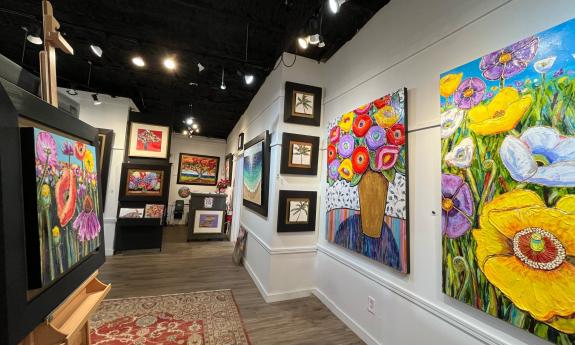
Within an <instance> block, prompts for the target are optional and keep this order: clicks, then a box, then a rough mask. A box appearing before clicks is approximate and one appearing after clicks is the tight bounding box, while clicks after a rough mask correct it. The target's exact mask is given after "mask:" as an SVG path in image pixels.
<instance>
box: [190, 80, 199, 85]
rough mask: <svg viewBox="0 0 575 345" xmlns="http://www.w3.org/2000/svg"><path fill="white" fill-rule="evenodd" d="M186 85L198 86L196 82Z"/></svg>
mask: <svg viewBox="0 0 575 345" xmlns="http://www.w3.org/2000/svg"><path fill="white" fill-rule="evenodd" d="M188 85H190V86H198V83H196V82H194V81H191V82H189V83H188Z"/></svg>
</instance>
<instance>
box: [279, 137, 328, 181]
mask: <svg viewBox="0 0 575 345" xmlns="http://www.w3.org/2000/svg"><path fill="white" fill-rule="evenodd" d="M318 157H319V137H312V136H308V135H300V134H292V133H284V134H283V136H282V160H281V167H280V172H281V173H282V174H296V175H317V160H318Z"/></svg>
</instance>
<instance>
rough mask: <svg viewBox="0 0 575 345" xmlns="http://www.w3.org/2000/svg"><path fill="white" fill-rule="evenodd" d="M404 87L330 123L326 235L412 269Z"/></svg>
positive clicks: (403, 268) (402, 269) (400, 267)
mask: <svg viewBox="0 0 575 345" xmlns="http://www.w3.org/2000/svg"><path fill="white" fill-rule="evenodd" d="M406 121H407V114H406V91H405V89H401V90H399V91H396V92H394V93H393V94H390V95H387V96H385V97H382V98H379V99H376V100H375V101H373V102H371V103H368V104H365V105H363V106H361V107H359V108H357V109H355V110H353V111H350V112H349V113H346V114H344V115H343V116H341V117H339V118H337V119H335V120H334V121H332V122H331V123H330V124H329V134H328V136H329V138H328V144H329V145H328V149H327V165H328V166H327V171H328V173H327V182H328V187H327V197H326V200H327V239H328V240H329V241H330V242H333V243H336V244H339V245H341V246H343V247H345V248H348V249H351V250H353V251H356V252H358V253H361V254H363V255H365V256H367V257H369V258H371V259H374V260H377V261H379V262H381V263H383V264H386V265H388V266H391V267H393V268H395V269H397V270H398V271H400V272H403V273H407V272H408V258H409V252H408V244H409V243H408V236H407V235H408V234H407V231H408V225H407V195H408V190H407V174H406V168H407V146H406V145H407V140H406V139H407V138H406V135H407V134H406Z"/></svg>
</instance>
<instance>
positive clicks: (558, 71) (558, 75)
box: [553, 68, 565, 78]
mask: <svg viewBox="0 0 575 345" xmlns="http://www.w3.org/2000/svg"><path fill="white" fill-rule="evenodd" d="M563 73H565V71H564V70H563V68H560V69H558V70H557V71H555V73H553V78H557V77H560V76H562V75H563Z"/></svg>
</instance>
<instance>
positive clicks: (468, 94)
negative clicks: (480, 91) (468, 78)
mask: <svg viewBox="0 0 575 345" xmlns="http://www.w3.org/2000/svg"><path fill="white" fill-rule="evenodd" d="M474 93H475V90H473V89H472V88H470V87H469V88H467V89H465V91H463V97H466V98H468V97H471V96H473V94H474Z"/></svg>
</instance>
